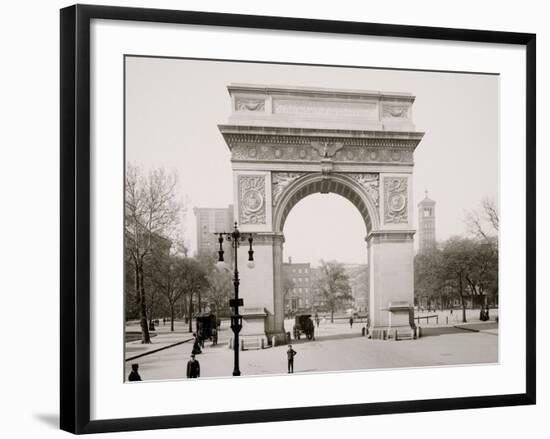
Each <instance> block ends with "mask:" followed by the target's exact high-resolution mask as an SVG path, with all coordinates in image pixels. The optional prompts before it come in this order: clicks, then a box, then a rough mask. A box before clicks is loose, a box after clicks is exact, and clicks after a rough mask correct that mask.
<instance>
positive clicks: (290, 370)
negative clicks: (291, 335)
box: [286, 344, 296, 373]
mask: <svg viewBox="0 0 550 439" xmlns="http://www.w3.org/2000/svg"><path fill="white" fill-rule="evenodd" d="M286 355H287V358H288V373H294V356H295V355H296V351H295V350H294V349H292V345H291V344H289V345H288V350H287V351H286Z"/></svg>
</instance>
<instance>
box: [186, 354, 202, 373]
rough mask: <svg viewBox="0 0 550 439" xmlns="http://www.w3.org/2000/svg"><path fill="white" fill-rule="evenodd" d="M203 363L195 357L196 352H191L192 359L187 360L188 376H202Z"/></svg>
mask: <svg viewBox="0 0 550 439" xmlns="http://www.w3.org/2000/svg"><path fill="white" fill-rule="evenodd" d="M200 376H201V365H200V363H199V360H196V359H195V354H191V359H190V360H189V361H188V362H187V378H200Z"/></svg>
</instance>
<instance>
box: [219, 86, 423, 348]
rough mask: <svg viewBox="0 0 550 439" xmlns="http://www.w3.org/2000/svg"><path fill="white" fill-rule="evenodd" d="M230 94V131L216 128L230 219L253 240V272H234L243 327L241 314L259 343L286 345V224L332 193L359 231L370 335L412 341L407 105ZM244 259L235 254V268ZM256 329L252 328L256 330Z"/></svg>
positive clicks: (274, 92) (327, 93) (412, 144)
mask: <svg viewBox="0 0 550 439" xmlns="http://www.w3.org/2000/svg"><path fill="white" fill-rule="evenodd" d="M228 89H229V92H230V95H231V105H232V107H231V108H232V113H231V116H230V120H229V122H230V123H229V124H228V125H220V126H219V129H220V131H221V133H222V135H223V136H224V139H225V141H226V143H227V145H228V146H229V148H230V150H231V162H232V168H233V176H234V180H233V187H234V209H235V212H234V216H235V218H236V220H237V222H238V223H239V228H240V230H241V231H242V232H244V233H247V232H252V233H254V234H255V238H254V251H255V253H254V257H255V261H256V264H255V265H256V267H255V268H254V269H253V270H250V269H247V268H246V267H240V270H239V272H240V274H241V296H242V297H243V300H244V312H243V314H244V318H245V321H246V316H247V313H248V314H249V315H255V316H256V317H257V316H258V315H262V316H265V317H262V318H263V325H264V333H265V336H266V338H267V339H268V340H269V341H271V339H272V337H275V338H276V339H279V340H281V341H282V340H283V339H284V333H285V330H284V296H283V292H282V264H283V244H284V236H283V233H282V232H283V228H284V223H285V220H286V218H287V216H288V214H289V212H290V211H291V209H292V208H293V207H294V205H296V203H298V202H299V201H300V200H301V199H303V198H304V197H306V196H308V195H310V194H313V193H336V194H339V195H341V196H343V197H345V198H347V199H348V200H349V201H351V202H352V203H353V204H354V205H355V206H356V207H357V209H358V211H359V212H360V214H361V216H362V218H363V220H364V223H365V230H366V232H367V238H366V242H367V251H368V266H369V274H370V276H369V278H370V284H369V304H368V308H369V334H370V335H371V336H372V337H374V338H384V339H387V338H395V337H397V338H405V337H409V336H414V322H413V320H412V319H411V317H410V313H411V310H412V306H413V294H414V293H413V291H414V278H413V276H414V270H413V259H414V246H413V237H414V227H413V221H412V218H413V202H412V173H413V152H414V149H415V148H416V146H417V145H418V143H419V142H420V140H421V139H422V136H423V133H419V132H416V131H415V130H414V125H413V123H412V104H413V102H414V96H411V95H409V94H397V93H392V94H387V95H386V94H383V93H380V92H359V91H345V90H326V89H319V90H314V89H294V88H292V89H291V88H280V87H274V88H270V87H257V86H245V85H235V86H229V87H228ZM312 220H314V219H312ZM358 239H359V238H358ZM247 256H248V255H247V248H246V247H241V248H240V249H239V258H238V260H239V261H246V260H247ZM365 262H367V261H365ZM257 323H258V320H257V319H256V320H255V323H254V325H250V327H251V328H252V326H254V328H255V329H254V330H255V331H257ZM246 334H247V330H246V324H245V326H244V327H243V337H244V338H246ZM251 335H253V334H251Z"/></svg>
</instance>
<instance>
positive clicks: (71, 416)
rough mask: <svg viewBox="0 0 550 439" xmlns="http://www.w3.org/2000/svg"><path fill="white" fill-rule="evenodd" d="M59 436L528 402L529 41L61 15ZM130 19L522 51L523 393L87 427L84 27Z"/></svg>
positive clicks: (100, 9)
mask: <svg viewBox="0 0 550 439" xmlns="http://www.w3.org/2000/svg"><path fill="white" fill-rule="evenodd" d="M60 14H61V19H60V31H61V32H60V33H61V38H60V49H61V58H60V90H61V91H60V102H61V110H60V131H61V133H60V137H61V145H60V149H61V150H60V165H61V188H60V195H61V212H60V214H61V223H60V228H61V230H60V234H61V242H60V247H61V261H60V262H61V272H60V276H61V291H60V295H61V331H60V334H61V350H60V361H61V374H60V381H61V387H60V393H61V395H60V426H61V429H63V430H66V431H69V432H72V433H76V434H81V433H99V432H114V431H129V430H145V429H160V428H174V427H196V426H210V425H220V424H241V423H254V422H274V421H288V420H304V419H315V418H328V417H348V416H365V415H375V414H388V413H405V412H426V411H438V410H453V409H471V408H482V407H497V406H514V405H527V404H535V401H536V348H535V346H536V313H535V309H536V308H535V306H536V298H535V295H536V271H535V270H536V268H535V267H536V259H535V258H536V205H535V200H536V186H535V182H536V161H535V160H536V151H535V144H536V114H535V111H536V96H535V94H536V76H535V75H536V73H535V71H536V36H535V34H530V33H514V32H497V31H484V30H467V29H448V28H436V27H423V26H403V25H389V24H377V23H360V22H345V21H329V20H312V19H303V18H289V17H267V16H253V15H234V14H222V13H209V12H189V11H175V10H159V9H142V8H126V7H110V6H88V5H75V6H70V7H67V8H64V9H62V10H61V12H60ZM92 19H105V20H132V21H142V22H157V23H179V24H194V25H208V26H229V27H241V28H255V29H271V30H293V31H303V32H311V33H315V32H324V33H333V34H356V35H371V36H384V37H401V38H417V39H418V38H420V39H436V40H445V41H464V42H481V43H499V44H513V45H520V46H524V47H525V49H526V65H525V69H526V84H527V85H526V115H525V117H526V133H525V136H526V137H525V140H526V148H527V150H526V163H527V169H526V175H527V181H526V189H527V193H526V213H525V214H526V244H527V247H526V292H527V293H526V294H527V297H526V322H527V323H526V325H527V327H526V356H525V364H526V376H525V388H526V391H525V393H518V394H507V395H494V396H475V397H466V398H445V399H430V400H417V401H393V402H383V403H366V404H346V405H333V406H317V407H299V408H292V409H284V408H283V409H269V410H252V411H240V412H223V413H219V412H216V413H201V414H181V415H171V416H154V417H153V416H151V417H141V418H129V419H105V420H90V395H91V391H90V359H91V358H90V351H89V345H90V214H91V209H90V21H91V20H92Z"/></svg>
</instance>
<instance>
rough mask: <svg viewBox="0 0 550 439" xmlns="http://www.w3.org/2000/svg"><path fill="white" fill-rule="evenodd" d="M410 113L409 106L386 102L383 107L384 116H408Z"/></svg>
mask: <svg viewBox="0 0 550 439" xmlns="http://www.w3.org/2000/svg"><path fill="white" fill-rule="evenodd" d="M408 114H409V108H408V107H407V106H404V105H392V104H384V106H383V107H382V117H396V118H401V119H403V118H406V117H408Z"/></svg>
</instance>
